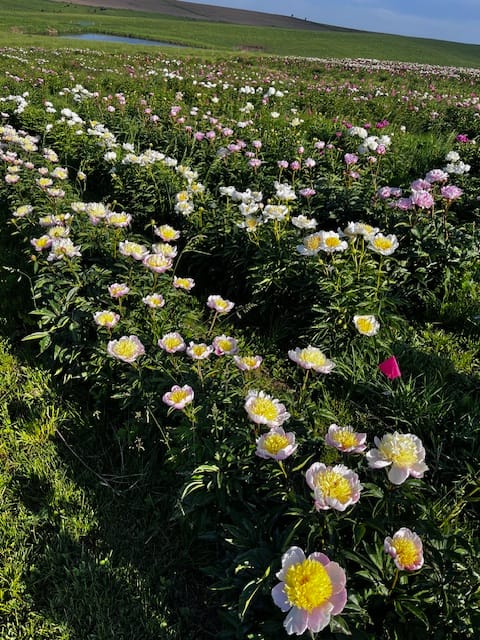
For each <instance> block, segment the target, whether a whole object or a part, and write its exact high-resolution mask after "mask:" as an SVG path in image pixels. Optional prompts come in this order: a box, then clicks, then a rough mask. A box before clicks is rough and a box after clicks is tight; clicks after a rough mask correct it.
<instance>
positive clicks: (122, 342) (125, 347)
mask: <svg viewBox="0 0 480 640" xmlns="http://www.w3.org/2000/svg"><path fill="white" fill-rule="evenodd" d="M107 353H108V354H109V355H111V356H112V357H113V358H116V359H117V360H122V361H123V362H128V363H130V364H131V363H132V362H135V360H136V359H137V358H138V357H139V356H142V355H143V354H144V353H145V347H144V346H143V344H142V343H141V342H140V340H139V339H138V338H137V336H122V337H121V338H120V339H119V340H111V341H110V342H109V343H108V345H107Z"/></svg>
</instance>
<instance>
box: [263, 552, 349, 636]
mask: <svg viewBox="0 0 480 640" xmlns="http://www.w3.org/2000/svg"><path fill="white" fill-rule="evenodd" d="M276 575H277V578H278V579H279V580H280V583H279V584H277V585H276V586H275V587H274V588H273V589H272V598H273V601H274V603H275V604H276V605H277V606H278V607H280V609H281V610H282V611H283V612H287V611H288V614H287V617H286V618H285V621H284V623H283V626H284V627H285V630H286V632H287V633H288V634H289V635H291V634H293V633H295V634H296V635H301V634H302V633H304V631H306V630H307V629H308V630H309V631H311V632H313V633H316V632H317V631H321V630H322V629H324V628H325V627H326V626H327V625H328V624H329V623H330V617H331V616H332V615H337V614H338V613H340V612H341V611H342V610H343V608H344V606H345V604H346V602H347V590H346V589H345V583H346V576H345V571H344V570H343V569H342V568H341V567H340V565H339V564H337V563H336V562H331V561H330V559H329V558H328V557H327V556H326V555H325V554H323V553H319V552H315V553H311V554H310V555H309V556H308V558H307V557H305V554H304V552H303V551H302V549H300V548H299V547H290V549H288V551H286V553H284V554H283V556H282V568H281V570H280V571H279V572H278V573H277V574H276Z"/></svg>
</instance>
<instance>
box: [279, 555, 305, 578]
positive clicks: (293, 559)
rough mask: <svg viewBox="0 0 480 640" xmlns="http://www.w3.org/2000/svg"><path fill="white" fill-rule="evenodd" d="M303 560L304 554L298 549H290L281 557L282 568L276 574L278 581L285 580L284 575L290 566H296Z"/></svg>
mask: <svg viewBox="0 0 480 640" xmlns="http://www.w3.org/2000/svg"><path fill="white" fill-rule="evenodd" d="M304 560H305V554H304V553H303V551H302V549H300V547H290V549H288V551H286V552H285V553H284V554H283V556H282V568H281V569H280V571H279V572H278V573H277V578H278V579H279V580H284V579H285V574H286V572H287V571H288V569H289V568H290V567H291V566H292V564H297V563H300V562H303V561H304Z"/></svg>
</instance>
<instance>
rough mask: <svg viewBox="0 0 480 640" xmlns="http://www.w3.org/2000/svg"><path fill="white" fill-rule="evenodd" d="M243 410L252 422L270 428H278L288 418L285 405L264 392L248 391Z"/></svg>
mask: <svg viewBox="0 0 480 640" xmlns="http://www.w3.org/2000/svg"><path fill="white" fill-rule="evenodd" d="M245 410H246V412H247V413H248V417H249V418H250V420H252V422H255V424H265V425H267V427H270V428H273V427H280V426H281V425H282V424H283V423H284V422H285V421H286V420H288V419H289V418H290V414H289V413H288V412H287V410H286V408H285V405H283V404H282V403H281V402H280V401H279V400H276V399H275V398H272V396H270V395H268V394H267V393H265V392H264V391H255V390H251V391H249V392H248V394H247V397H246V399H245Z"/></svg>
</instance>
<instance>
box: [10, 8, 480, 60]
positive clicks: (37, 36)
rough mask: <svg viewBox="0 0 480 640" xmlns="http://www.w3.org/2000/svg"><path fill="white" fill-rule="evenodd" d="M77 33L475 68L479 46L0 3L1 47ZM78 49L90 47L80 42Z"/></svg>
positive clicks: (52, 41)
mask: <svg viewBox="0 0 480 640" xmlns="http://www.w3.org/2000/svg"><path fill="white" fill-rule="evenodd" d="M82 32H95V33H97V32H98V33H109V34H114V35H121V36H130V37H139V38H146V39H151V40H160V41H166V42H173V43H179V44H182V45H187V46H191V47H199V48H202V49H213V50H218V51H219V52H223V53H226V52H238V51H241V50H247V51H248V50H251V51H253V52H254V53H255V55H258V54H275V55H284V56H304V57H319V58H328V57H334V58H376V59H380V60H390V59H396V60H402V61H405V62H419V63H428V64H437V65H446V66H459V67H480V46H478V45H467V44H459V43H451V42H443V41H441V40H428V39H421V38H407V37H401V36H393V35H383V34H376V33H342V32H337V31H332V32H330V33H329V32H323V31H322V32H318V33H316V32H311V31H295V30H290V29H289V30H287V29H276V28H255V27H246V26H239V25H233V24H215V23H204V22H201V21H200V22H199V21H194V20H180V19H175V18H170V17H167V16H162V15H152V14H151V13H140V12H129V11H120V10H100V9H99V8H93V7H92V8H88V7H82V6H75V5H70V4H63V3H57V2H50V1H49V0H18V1H17V2H16V3H15V11H12V8H11V3H9V2H8V1H7V0H0V44H3V45H6V44H12V43H18V44H19V45H21V44H22V43H27V42H28V43H30V44H33V45H39V46H46V47H49V48H50V47H54V48H55V47H65V46H67V43H66V42H65V41H64V40H59V39H58V38H57V37H56V36H57V35H58V34H68V33H74V34H78V33H82ZM22 34H24V35H23V36H22ZM25 36H28V37H27V38H25ZM82 46H91V45H87V44H85V43H82ZM94 46H96V47H98V46H99V45H98V44H96V45H94ZM102 46H104V45H102ZM105 46H108V45H105ZM110 46H112V45H110Z"/></svg>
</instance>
